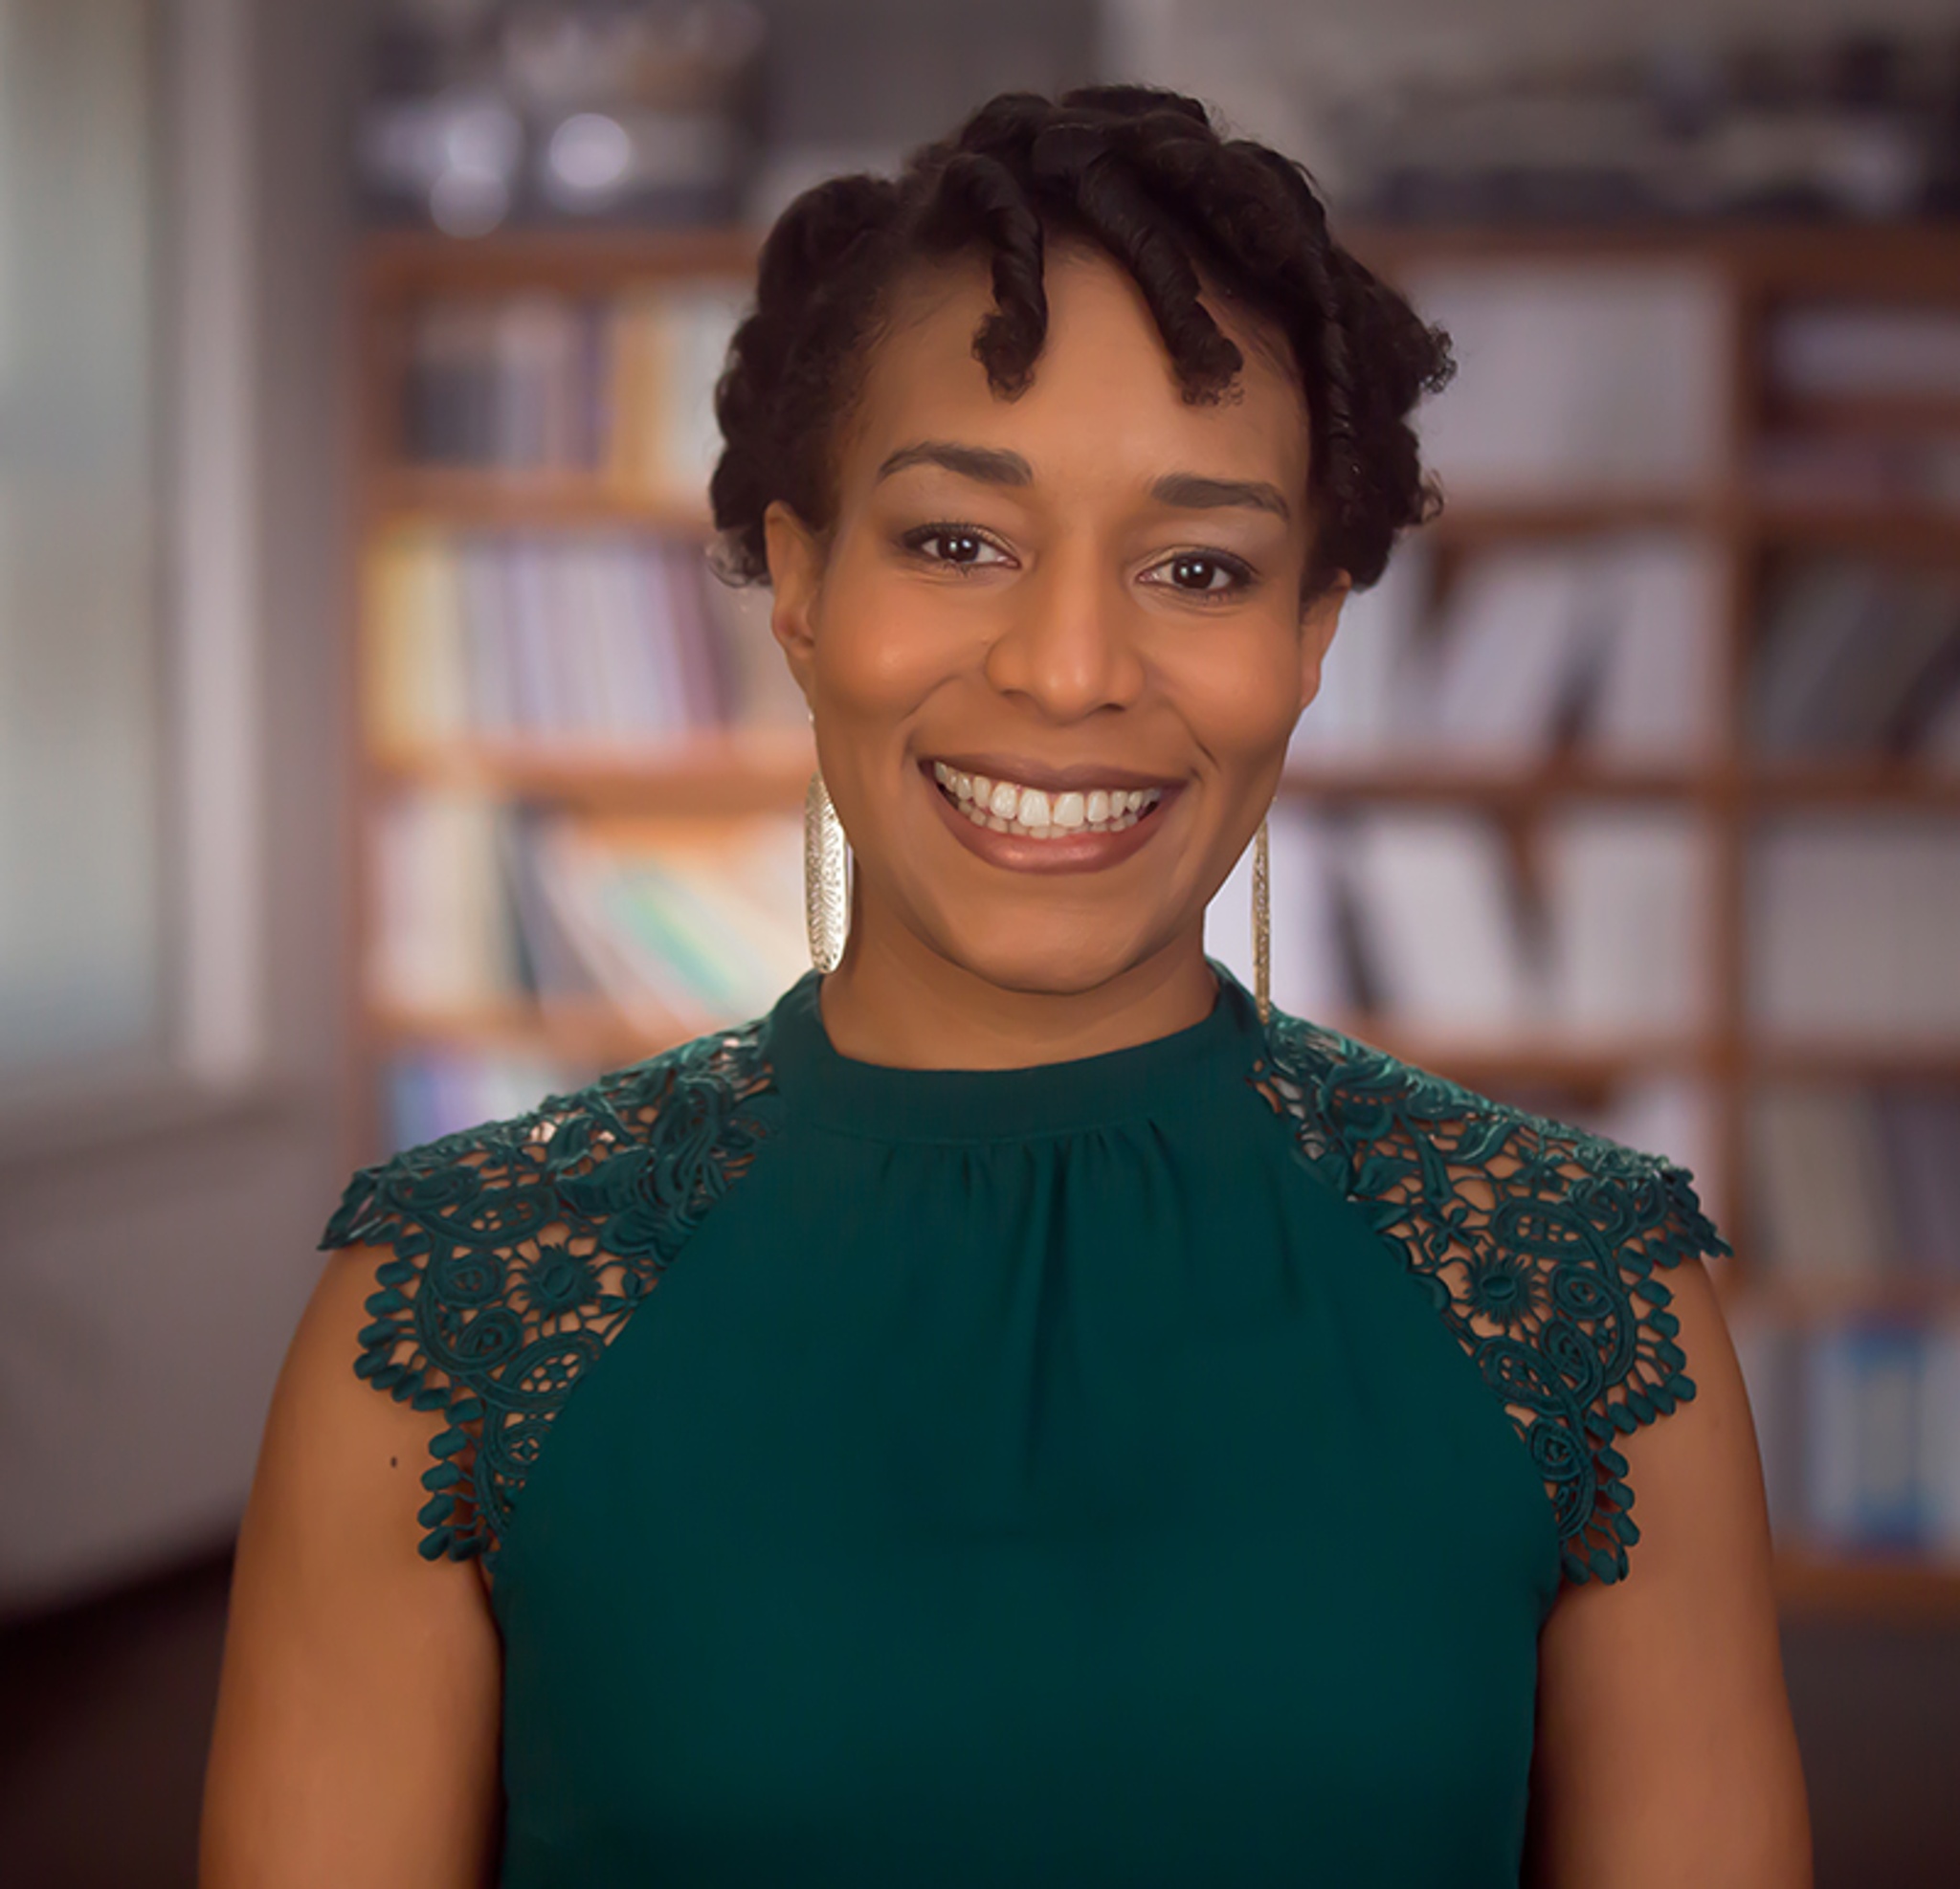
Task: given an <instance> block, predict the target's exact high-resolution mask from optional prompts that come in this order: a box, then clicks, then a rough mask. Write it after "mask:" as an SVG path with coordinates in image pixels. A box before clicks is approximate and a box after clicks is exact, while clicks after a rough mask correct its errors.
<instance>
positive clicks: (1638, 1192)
mask: <svg viewBox="0 0 1960 1889" xmlns="http://www.w3.org/2000/svg"><path fill="white" fill-rule="evenodd" d="M1267 1045H1268V1054H1267V1056H1266V1057H1265V1058H1264V1059H1262V1061H1261V1062H1260V1064H1259V1066H1258V1070H1257V1072H1256V1074H1255V1077H1254V1081H1255V1085H1256V1086H1257V1087H1258V1090H1259V1093H1260V1094H1261V1095H1263V1096H1264V1097H1265V1099H1266V1100H1267V1101H1268V1102H1269V1103H1271V1104H1272V1106H1273V1107H1274V1109H1275V1110H1276V1111H1278V1112H1279V1113H1280V1114H1281V1115H1282V1116H1284V1117H1286V1118H1288V1119H1289V1120H1290V1122H1291V1125H1292V1127H1293V1130H1294V1134H1295V1137H1296V1139H1297V1141H1298V1143H1299V1145H1300V1149H1301V1152H1302V1154H1303V1156H1304V1157H1305V1159H1306V1161H1307V1164H1308V1166H1309V1167H1312V1168H1313V1169H1314V1170H1315V1171H1316V1172H1318V1173H1319V1174H1321V1176H1322V1177H1323V1178H1324V1179H1325V1180H1327V1181H1328V1182H1329V1183H1331V1184H1332V1185H1333V1186H1334V1187H1335V1188H1337V1189H1339V1190H1340V1191H1341V1192H1343V1193H1345V1194H1346V1195H1347V1196H1348V1199H1349V1200H1351V1201H1353V1202H1354V1203H1355V1205H1356V1206H1358V1207H1359V1208H1360V1209H1361V1210H1362V1211H1364V1212H1365V1213H1366V1214H1367V1216H1368V1218H1369V1220H1370V1224H1371V1225H1372V1226H1373V1227H1374V1229H1375V1230H1376V1231H1377V1232H1378V1233H1382V1234H1383V1235H1385V1236H1386V1237H1387V1238H1388V1239H1389V1240H1390V1241H1391V1242H1392V1245H1393V1246H1394V1247H1395V1248H1396V1249H1397V1250H1398V1251H1399V1252H1400V1254H1401V1256H1402V1258H1403V1260H1404V1261H1405V1263H1406V1264H1407V1266H1408V1267H1409V1270H1410V1271H1411V1272H1412V1273H1413V1274H1414V1276H1415V1277H1416V1278H1419V1279H1421V1280H1422V1281H1423V1282H1424V1283H1425V1284H1426V1285H1427V1286H1428V1288H1429V1290H1430V1293H1431V1295H1432V1297H1433V1299H1434V1301H1435V1304H1436V1309H1437V1314H1438V1316H1439V1317H1440V1318H1441V1319H1442V1321H1443V1322H1444V1323H1445V1324H1446V1325H1447V1326H1448V1327H1449V1329H1450V1331H1451V1332H1452V1333H1453V1334H1454V1335H1455V1336H1456V1338H1457V1339H1458V1341H1459V1343H1460V1344H1461V1345H1462V1346H1463V1348H1464V1350H1465V1351H1466V1352H1467V1353H1468V1354H1469V1355H1470V1357H1471V1359H1472V1360H1473V1361H1474V1363H1475V1364H1476V1365H1477V1367H1478V1369H1479V1370H1480V1372H1481V1374H1482V1377H1483V1381H1484V1382H1485V1384H1487V1385H1488V1386H1489V1387H1490V1389H1491V1390H1492V1391H1493V1392H1494V1393H1495V1394H1496V1395H1497V1396H1498V1397H1499V1398H1500V1399H1501V1400H1502V1401H1503V1405H1504V1408H1505V1410H1506V1411H1507V1412H1508V1414H1509V1416H1510V1418H1511V1421H1512V1422H1513V1424H1514V1425H1515V1426H1516V1427H1517V1430H1518V1433H1519V1435H1520V1436H1521V1437H1522V1438H1523V1440H1524V1443H1525V1445H1526V1449H1528V1450H1529V1451H1530V1453H1531V1457H1532V1460H1533V1462H1534V1463H1535V1464H1536V1466H1537V1468H1538V1471H1539V1473H1540V1475H1541V1476H1542V1477H1543V1478H1544V1480H1545V1485H1546V1493H1547V1495H1548V1497H1549V1498H1550V1500H1551V1503H1552V1508H1553V1511H1554V1513H1555V1516H1556V1521H1557V1526H1558V1538H1559V1544H1560V1548H1561V1553H1562V1562H1563V1567H1564V1571H1565V1574H1566V1578H1567V1579H1569V1580H1571V1581H1574V1582H1583V1581H1586V1580H1589V1579H1591V1580H1597V1581H1601V1582H1614V1581H1618V1580H1621V1579H1623V1578H1624V1577H1625V1575H1626V1572H1627V1549H1628V1547H1629V1546H1630V1545H1632V1544H1634V1543H1635V1542H1637V1540H1638V1539H1639V1530H1638V1529H1637V1527H1636V1526H1635V1525H1634V1519H1633V1513H1632V1510H1633V1501H1634V1498H1633V1491H1632V1490H1631V1489H1630V1488H1629V1487H1628V1485H1627V1480H1626V1475H1627V1461H1626V1458H1625V1457H1624V1456H1622V1455H1621V1454H1620V1452H1619V1450H1618V1448H1617V1447H1616V1445H1617V1443H1618V1441H1619V1439H1621V1438H1622V1437H1624V1436H1626V1435H1628V1434H1630V1433H1632V1432H1634V1431H1635V1430H1637V1429H1638V1428H1639V1427H1640V1426H1641V1425H1642V1424H1646V1423H1651V1422H1653V1421H1654V1420H1655V1418H1657V1417H1659V1416H1662V1415H1664V1414H1666V1413H1667V1412H1668V1411H1672V1410H1673V1409H1674V1408H1675V1407H1676V1405H1678V1404H1682V1403H1686V1402H1687V1401H1688V1400H1689V1399H1691V1398H1692V1397H1693V1396H1694V1394H1695V1387H1694V1385H1693V1383H1692V1382H1691V1381H1690V1380H1689V1378H1688V1377H1687V1375H1686V1372H1685V1370H1684V1366H1685V1363H1686V1360H1685V1358H1684V1357H1683V1356H1682V1349H1681V1346H1680V1345H1678V1344H1677V1343H1676V1335H1677V1333H1678V1331H1679V1329H1680V1326H1679V1322H1678V1321H1677V1320H1676V1318H1675V1316H1674V1314H1673V1313H1672V1312H1670V1311H1669V1310H1668V1305H1669V1302H1670V1300H1671V1294H1670V1293H1669V1291H1668V1288H1667V1286H1666V1285H1665V1283H1664V1282H1663V1281H1662V1279H1661V1278H1659V1275H1660V1274H1661V1273H1664V1272H1667V1271H1670V1270H1672V1269H1673V1268H1674V1267H1675V1266H1677V1265H1679V1264H1680V1263H1681V1261H1682V1259H1683V1258H1687V1257H1692V1256H1697V1255H1703V1254H1720V1253H1726V1252H1727V1251H1728V1247H1727V1245H1726V1242H1725V1241H1724V1240H1723V1239H1722V1237H1721V1235H1720V1234H1718V1233H1716V1231H1715V1229H1714V1227H1713V1226H1712V1225H1711V1224H1710V1223H1709V1221H1708V1219H1707V1217H1706V1215H1705V1214H1704V1213H1703V1211H1702V1209H1701V1204H1700V1202H1699V1201H1698V1200H1697V1199H1696V1197H1695V1191H1694V1188H1693V1186H1692V1183H1691V1179H1690V1176H1689V1175H1688V1173H1687V1172H1686V1170H1684V1169H1683V1168H1681V1167H1674V1166H1672V1165H1671V1164H1669V1163H1667V1162H1665V1161H1662V1160H1659V1159H1658V1158H1656V1157H1654V1156H1652V1155H1645V1154H1637V1153H1635V1152H1634V1151H1633V1150H1631V1149H1629V1148H1625V1147H1621V1146H1620V1145H1618V1144H1617V1143H1614V1142H1609V1141H1605V1140H1603V1139H1601V1138H1600V1137H1598V1136H1594V1135H1589V1134H1586V1133H1584V1132H1583V1131H1582V1130H1579V1129H1576V1128H1570V1127H1566V1126H1564V1125H1562V1124H1560V1123H1558V1122H1548V1121H1545V1120H1542V1119H1541V1118H1539V1117H1537V1116H1533V1115H1527V1114H1526V1113H1525V1112H1524V1111H1523V1110H1520V1109H1513V1108H1507V1107H1505V1106H1503V1104H1502V1103H1499V1102H1494V1101H1491V1100H1487V1099H1486V1098H1484V1097H1481V1096H1479V1095H1475V1094H1473V1093H1472V1092H1471V1091H1470V1090H1467V1089H1463V1088H1459V1086H1458V1085H1457V1084H1455V1083H1453V1082H1446V1081H1444V1080H1442V1079H1441V1078H1437V1077H1434V1076H1430V1075H1427V1074H1425V1073H1424V1072H1422V1071H1420V1070H1417V1069H1413V1068H1411V1067H1410V1066H1409V1065H1407V1064H1405V1063H1402V1062H1398V1061H1397V1060H1396V1059H1395V1058H1394V1057H1392V1056H1387V1055H1385V1054H1384V1053H1383V1052H1381V1051H1379V1050H1372V1049H1369V1048H1367V1047H1366V1046H1365V1045H1363V1044H1360V1043H1357V1042H1354V1041H1353V1040H1351V1039H1350V1038H1348V1037H1346V1036H1343V1035H1340V1034H1339V1033H1336V1032H1333V1031H1330V1030H1323V1029H1321V1028H1319V1027H1318V1026H1315V1025H1312V1024H1307V1023H1303V1022H1300V1021H1299V1020H1298V1019H1296V1018H1292V1017H1286V1016H1281V1015H1279V1014H1277V1013H1276V1014H1275V1015H1274V1017H1273V1020H1272V1024H1271V1026H1270V1028H1269V1030H1268V1033H1267Z"/></svg>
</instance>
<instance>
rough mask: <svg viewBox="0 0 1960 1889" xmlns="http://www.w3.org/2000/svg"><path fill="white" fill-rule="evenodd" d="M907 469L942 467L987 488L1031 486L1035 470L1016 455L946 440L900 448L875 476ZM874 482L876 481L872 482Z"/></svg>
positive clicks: (996, 449) (991, 448)
mask: <svg viewBox="0 0 1960 1889" xmlns="http://www.w3.org/2000/svg"><path fill="white" fill-rule="evenodd" d="M907 466H943V467H945V468H946V470H947V472H950V473H958V474H959V475H960V476H961V477H962V478H977V479H979V480H981V481H982V482H983V483H984V484H987V485H1032V484H1034V482H1035V469H1034V467H1033V466H1031V465H1030V464H1029V463H1028V462H1027V460H1025V459H1024V458H1022V457H1021V456H1020V455H1019V454H1018V453H1009V452H1005V451H1002V450H1000V449H999V448H996V447H991V446H959V445H955V444H954V443H953V442H952V441H951V440H948V439H926V440H922V441H920V443H919V444H918V445H916V446H902V447H900V448H899V450H898V451H897V452H896V453H894V454H892V455H891V456H889V457H888V458H887V459H886V460H885V462H884V463H883V464H882V465H881V466H880V467H879V469H878V477H879V478H890V477H891V476H892V475H893V474H894V473H897V472H903V471H904V470H905V468H906V467H907ZM874 482H876V481H874Z"/></svg>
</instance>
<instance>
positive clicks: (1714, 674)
mask: <svg viewBox="0 0 1960 1889" xmlns="http://www.w3.org/2000/svg"><path fill="white" fill-rule="evenodd" d="M1593 583H1594V585H1595V586H1596V593H1595V594H1596V597H1597V605H1598V608H1599V609H1600V611H1601V613H1602V615H1603V616H1604V618H1605V624H1604V629H1603V632H1602V633H1601V636H1600V642H1599V646H1598V649H1597V655H1596V668H1595V671H1594V674H1593V677H1592V678H1591V684H1592V685H1591V688H1590V690H1589V692H1588V698H1587V707H1586V713H1585V715H1584V718H1583V721H1582V722H1581V725H1580V728H1579V731H1578V745H1579V746H1580V747H1581V748H1582V749H1583V750H1584V751H1586V752H1587V753H1590V754H1593V755H1594V756H1596V757H1598V758H1599V759H1600V760H1602V761H1609V762H1617V763H1634V764H1645V765H1650V766H1651V765H1655V764H1661V763H1674V764H1686V763H1691V762H1695V761H1698V760H1700V759H1702V758H1703V757H1704V756H1706V755H1707V754H1709V753H1711V752H1712V751H1713V750H1714V748H1715V745H1716V743H1717V740H1718V737H1719V733H1720V729H1719V726H1718V722H1719V711H1720V702H1721V687H1720V676H1719V658H1720V653H1721V648H1722V619H1723V608H1724V603H1723V599H1724V585H1725V573H1724V568H1723V561H1722V559H1721V557H1720V556H1719V554H1718V553H1717V552H1716V550H1715V548H1714V547H1713V546H1712V545H1711V544H1708V543H1706V542H1705V541H1704V540H1701V539H1695V538H1690V537H1687V536H1684V535H1682V534H1679V533H1672V532H1651V533H1649V532H1640V533H1633V534H1630V535H1628V536H1626V537H1624V538H1621V539H1618V540H1608V541H1606V544H1605V546H1604V554H1603V555H1602V556H1601V558H1600V559H1599V561H1598V565H1597V567H1596V570H1595V573H1594V576H1593Z"/></svg>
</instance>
